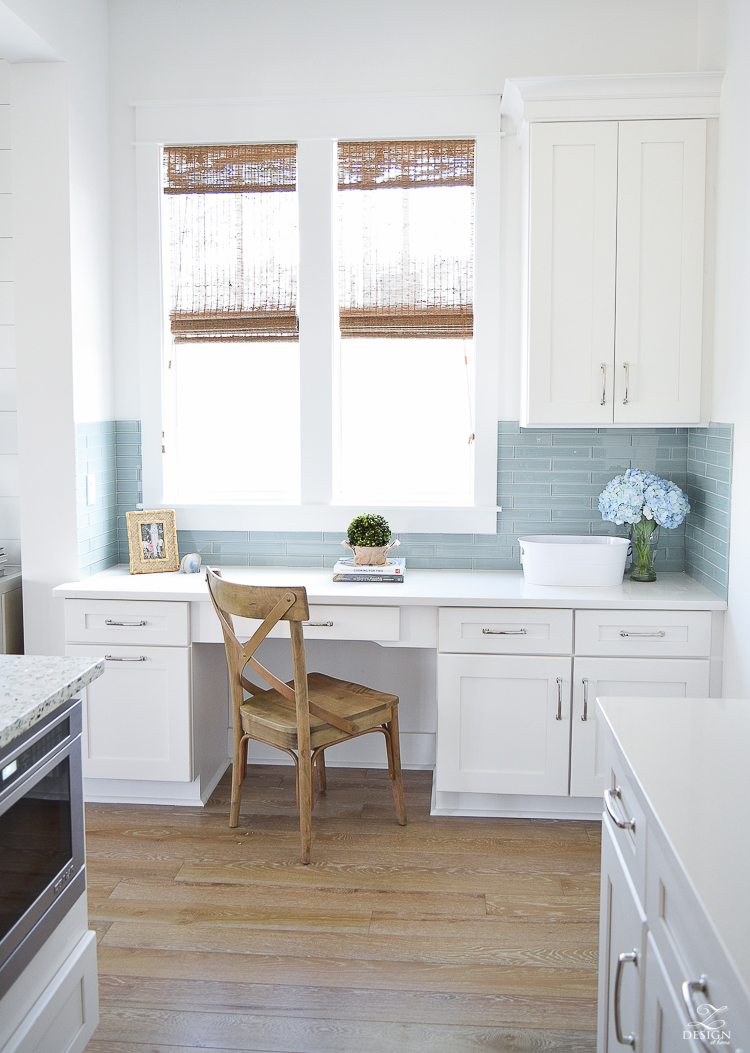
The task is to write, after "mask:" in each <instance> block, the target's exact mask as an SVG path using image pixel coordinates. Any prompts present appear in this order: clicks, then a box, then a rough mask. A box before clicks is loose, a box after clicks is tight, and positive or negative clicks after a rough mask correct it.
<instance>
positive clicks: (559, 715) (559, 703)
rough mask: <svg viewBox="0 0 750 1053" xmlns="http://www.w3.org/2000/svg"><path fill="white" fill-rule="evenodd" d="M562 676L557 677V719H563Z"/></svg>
mask: <svg viewBox="0 0 750 1053" xmlns="http://www.w3.org/2000/svg"><path fill="white" fill-rule="evenodd" d="M562 685H563V682H562V677H561V676H558V677H557V716H556V717H555V720H562Z"/></svg>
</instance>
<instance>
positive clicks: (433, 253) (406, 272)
mask: <svg viewBox="0 0 750 1053" xmlns="http://www.w3.org/2000/svg"><path fill="white" fill-rule="evenodd" d="M338 199H339V200H338V210H339V277H340V281H339V327H340V333H341V342H340V346H339V354H338V361H337V367H338V368H337V371H336V377H337V381H338V383H337V393H338V398H337V414H338V421H337V423H338V429H337V432H338V434H337V438H338V444H337V446H336V447H335V450H336V453H337V454H338V456H337V466H336V467H337V472H336V477H335V489H334V492H335V494H336V495H337V497H338V499H339V500H342V501H347V500H349V501H354V502H356V501H360V502H362V501H368V500H369V501H380V502H383V501H385V502H392V503H397V504H398V503H406V504H409V503H411V504H457V505H467V504H471V502H472V494H473V471H472V469H473V458H472V443H473V440H474V428H473V423H472V418H473V378H472V375H471V373H472V371H473V342H472V336H473V311H472V303H473V265H474V246H473V233H474V229H473V218H474V216H473V213H474V143H473V141H472V140H458V141H457V140H430V141H417V142H415V141H405V142H349V143H340V144H339V147H338Z"/></svg>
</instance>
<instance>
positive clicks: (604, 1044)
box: [597, 816, 646, 1053]
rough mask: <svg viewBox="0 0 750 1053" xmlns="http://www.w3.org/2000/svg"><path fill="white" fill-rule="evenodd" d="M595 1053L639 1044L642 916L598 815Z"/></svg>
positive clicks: (607, 829) (607, 827) (611, 1052)
mask: <svg viewBox="0 0 750 1053" xmlns="http://www.w3.org/2000/svg"><path fill="white" fill-rule="evenodd" d="M599 919H600V920H599V1004H598V1012H599V1026H598V1043H597V1053H615V1051H618V1053H619V1051H621V1050H623V1049H627V1048H628V1047H630V1048H631V1049H635V1050H638V1051H640V1050H641V1042H640V1037H641V1034H642V1033H643V1032H642V1006H643V972H644V965H645V962H644V960H643V958H644V954H643V952H644V950H645V941H646V917H645V915H644V913H643V910H642V908H641V905H640V902H639V900H638V897H637V895H636V892H635V889H634V888H633V885H632V883H631V880H630V877H629V875H628V873H627V870H626V868H625V864H624V863H623V861H622V859H621V857H620V853H619V851H618V849H617V846H616V845H615V842H614V840H613V838H612V834H611V832H610V824H609V820H608V819H607V817H606V816H605V817H604V819H603V821H602V877H601V900H600V915H599Z"/></svg>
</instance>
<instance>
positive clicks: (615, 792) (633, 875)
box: [604, 746, 646, 903]
mask: <svg viewBox="0 0 750 1053" xmlns="http://www.w3.org/2000/svg"><path fill="white" fill-rule="evenodd" d="M604 786H605V804H604V825H605V826H606V827H607V828H608V830H609V832H610V834H611V836H612V840H613V841H614V842H615V844H616V845H617V847H618V848H619V850H620V855H621V856H622V858H623V861H624V863H625V866H626V867H627V869H628V873H629V874H630V879H631V881H632V882H633V886H634V887H635V890H636V892H637V893H638V897H639V899H640V901H641V903H644V902H645V897H646V815H645V813H644V811H643V808H642V807H641V804H640V801H639V798H638V797H637V796H636V793H635V790H634V789H633V784H632V782H631V780H630V777H629V775H628V774H627V768H626V766H625V764H623V763H622V762H621V761H620V758H619V756H618V755H617V754H616V751H615V750H614V749H613V748H612V747H611V746H608V748H607V750H606V755H605V764H604ZM607 789H609V790H610V794H609V807H610V808H611V809H612V812H611V813H610V812H609V808H608V807H607V801H606V797H607V792H606V791H607ZM613 816H615V817H616V819H617V821H615V820H614V819H613ZM622 824H628V825H627V826H625V825H622Z"/></svg>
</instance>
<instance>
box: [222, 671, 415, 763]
mask: <svg viewBox="0 0 750 1053" xmlns="http://www.w3.org/2000/svg"><path fill="white" fill-rule="evenodd" d="M288 686H289V687H291V688H294V681H293V680H290V681H289V682H288ZM307 691H308V696H309V698H310V701H311V702H314V703H317V704H318V705H319V706H322V707H323V708H325V709H328V710H330V711H331V713H335V714H336V715H337V716H340V717H345V718H346V719H347V720H350V721H351V722H352V724H354V725H355V727H356V730H357V731H358V732H361V731H369V730H370V729H371V728H375V727H377V726H378V725H379V724H386V723H388V721H390V719H391V713H392V711H393V709H394V708H395V707H396V706H398V695H388V694H386V693H385V692H384V691H375V690H373V689H372V688H370V687H363V686H362V685H361V684H351V683H349V682H348V681H346V680H337V679H336V678H335V677H332V676H326V674H325V673H310V674H308V677H307ZM240 716H241V719H242V729H243V731H244V732H245V734H246V735H252V736H253V738H261V739H262V740H263V741H265V742H271V743H273V744H275V745H277V746H281V747H282V748H284V749H297V718H296V715H295V711H294V709H292V708H291V707H290V706H289V705H288V703H286V700H285V699H284V698H283V697H282V696H281V695H280V694H279V692H278V691H274V690H270V691H267V692H264V693H263V694H258V695H253V696H251V697H250V698H249V699H247V701H246V702H245V703H244V704H243V705H241V706H240ZM349 737H350V736H349V735H347V733H346V732H344V731H341V730H340V729H339V728H335V727H333V726H332V725H331V724H328V723H326V721H324V720H322V719H321V718H320V717H316V716H314V715H313V714H312V713H311V714H310V745H311V747H312V748H313V749H316V748H317V747H318V746H326V745H332V744H333V743H334V742H341V741H342V740H344V739H347V738H349Z"/></svg>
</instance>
